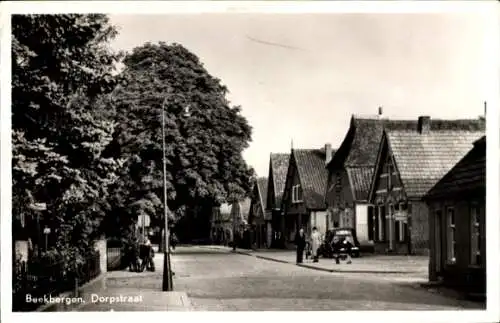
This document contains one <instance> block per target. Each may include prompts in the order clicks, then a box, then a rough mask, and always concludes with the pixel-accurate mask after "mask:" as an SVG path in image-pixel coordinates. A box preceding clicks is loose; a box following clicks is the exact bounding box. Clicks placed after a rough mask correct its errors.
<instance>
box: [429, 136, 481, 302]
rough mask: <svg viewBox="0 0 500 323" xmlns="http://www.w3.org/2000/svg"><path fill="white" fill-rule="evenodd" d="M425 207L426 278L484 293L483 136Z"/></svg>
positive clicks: (435, 188) (449, 174)
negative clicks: (427, 230) (428, 257)
mask: <svg viewBox="0 0 500 323" xmlns="http://www.w3.org/2000/svg"><path fill="white" fill-rule="evenodd" d="M424 200H425V201H426V202H427V204H428V205H429V210H430V212H429V229H430V230H429V233H430V234H429V242H430V260H429V280H430V281H438V280H442V281H443V283H444V284H446V285H449V286H453V287H456V288H460V289H464V290H466V291H469V292H480V293H485V292H486V219H485V217H486V137H485V136H484V137H482V138H481V139H479V140H477V141H476V142H475V143H474V147H473V148H472V149H471V150H470V151H469V152H468V153H467V155H465V157H463V158H462V159H461V160H460V161H459V162H458V164H457V165H456V166H455V167H453V168H452V169H451V170H450V171H449V172H448V173H447V174H446V175H445V176H444V177H443V178H442V179H441V180H440V181H439V182H438V183H437V184H436V185H435V186H434V187H433V188H432V189H431V190H430V191H429V192H428V193H427V194H426V195H425V197H424Z"/></svg>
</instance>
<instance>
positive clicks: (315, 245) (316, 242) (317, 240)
mask: <svg viewBox="0 0 500 323" xmlns="http://www.w3.org/2000/svg"><path fill="white" fill-rule="evenodd" d="M320 245H321V234H320V233H319V231H318V229H317V228H316V227H313V229H312V234H311V249H312V256H313V262H318V261H319V255H318V249H319V246H320Z"/></svg>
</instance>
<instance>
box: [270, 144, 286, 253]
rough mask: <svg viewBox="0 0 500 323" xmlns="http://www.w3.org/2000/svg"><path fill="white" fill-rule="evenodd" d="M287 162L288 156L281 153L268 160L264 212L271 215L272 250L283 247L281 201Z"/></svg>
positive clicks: (283, 220) (283, 225) (283, 222)
mask: <svg viewBox="0 0 500 323" xmlns="http://www.w3.org/2000/svg"><path fill="white" fill-rule="evenodd" d="M289 160H290V154H283V153H272V154H271V156H270V158H269V176H268V181H267V196H266V212H270V213H271V214H270V217H271V228H272V232H271V234H272V238H271V246H272V247H274V248H282V247H284V228H285V218H284V216H283V210H282V204H281V200H282V198H283V192H284V190H285V182H286V174H287V171H288V162H289Z"/></svg>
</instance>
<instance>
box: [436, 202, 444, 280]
mask: <svg viewBox="0 0 500 323" xmlns="http://www.w3.org/2000/svg"><path fill="white" fill-rule="evenodd" d="M434 219H435V220H434V221H436V222H435V228H436V230H435V237H434V241H435V242H436V251H435V252H436V274H437V275H438V276H441V272H442V270H443V247H444V246H443V239H444V235H443V233H444V231H443V229H444V228H443V214H442V212H441V210H437V211H436V216H435V217H434Z"/></svg>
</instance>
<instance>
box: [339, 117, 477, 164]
mask: <svg viewBox="0 0 500 323" xmlns="http://www.w3.org/2000/svg"><path fill="white" fill-rule="evenodd" d="M351 127H354V136H353V138H352V142H346V143H345V145H347V146H348V147H347V148H348V150H347V156H346V158H345V162H344V165H345V166H354V167H355V166H372V167H373V166H374V165H375V163H376V161H377V153H378V148H379V144H380V139H381V138H382V134H383V131H384V129H387V130H408V131H412V130H413V131H417V127H418V121H417V120H394V119H386V118H381V119H379V118H377V117H361V116H353V117H352V119H351ZM430 127H431V131H435V130H462V131H466V130H467V131H484V129H485V128H484V122H483V121H480V120H439V119H431V122H430ZM346 139H348V138H346ZM342 145H344V143H342Z"/></svg>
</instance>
